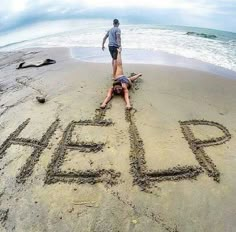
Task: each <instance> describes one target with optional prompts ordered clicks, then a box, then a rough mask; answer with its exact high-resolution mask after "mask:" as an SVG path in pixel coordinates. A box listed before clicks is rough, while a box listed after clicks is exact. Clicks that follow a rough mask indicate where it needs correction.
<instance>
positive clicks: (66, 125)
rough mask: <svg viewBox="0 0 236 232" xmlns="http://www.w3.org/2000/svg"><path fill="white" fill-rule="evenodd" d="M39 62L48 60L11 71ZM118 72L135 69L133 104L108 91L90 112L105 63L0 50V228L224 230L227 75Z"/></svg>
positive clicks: (230, 147) (155, 69)
mask: <svg viewBox="0 0 236 232" xmlns="http://www.w3.org/2000/svg"><path fill="white" fill-rule="evenodd" d="M46 58H50V59H54V60H56V61H57V63H56V64H52V65H48V66H43V67H40V68H27V69H22V70H16V67H17V65H18V64H19V63H20V62H22V61H27V62H35V61H40V60H44V59H46ZM124 70H125V73H126V74H127V75H128V74H129V73H131V72H142V73H143V76H142V78H141V79H139V80H138V81H137V82H136V84H135V85H134V87H133V89H131V91H130V98H131V104H132V105H133V108H134V109H133V110H131V111H126V110H125V103H124V100H123V99H122V98H121V97H119V96H117V97H114V98H113V99H112V101H111V102H110V103H109V104H108V106H107V108H106V109H105V110H101V109H99V105H100V103H101V102H102V101H103V99H104V97H105V96H106V92H107V89H108V88H109V87H110V85H111V83H112V81H111V65H110V64H96V63H85V62H80V61H77V60H74V59H72V58H71V57H70V53H69V51H68V50H67V49H65V48H53V49H42V48H34V49H29V50H24V51H18V52H12V53H4V54H0V178H1V185H0V231H63V232H64V231H83V232H84V231H155V232H156V231H186V232H188V231H197V232H199V231H214V232H216V231H227V232H231V231H234V228H236V223H235V220H234V219H235V214H236V200H235V197H234V196H235V194H236V187H235V186H236V185H235V183H236V182H235V164H236V158H235V157H236V153H235V151H236V147H235V144H236V140H235V136H236V119H235V118H236V107H235V106H236V101H235V99H236V81H235V80H232V79H228V78H223V77H221V76H217V75H213V74H208V73H205V72H201V71H195V70H191V69H184V68H177V67H167V66H160V65H146V64H145V65H144V64H143V65H142V64H136V65H135V64H124ZM37 96H43V97H45V99H46V102H45V103H44V104H40V103H39V102H38V101H37V100H36V97H37Z"/></svg>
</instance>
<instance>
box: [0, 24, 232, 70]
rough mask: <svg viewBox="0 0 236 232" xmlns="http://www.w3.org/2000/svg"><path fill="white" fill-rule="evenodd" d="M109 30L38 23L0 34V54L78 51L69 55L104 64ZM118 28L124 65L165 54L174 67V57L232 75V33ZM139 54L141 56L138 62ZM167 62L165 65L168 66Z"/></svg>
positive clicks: (98, 26)
mask: <svg viewBox="0 0 236 232" xmlns="http://www.w3.org/2000/svg"><path fill="white" fill-rule="evenodd" d="M110 27H111V22H110V21H107V20H96V21H94V20H67V21H52V22H43V23H38V24H36V25H31V26H29V27H27V28H19V29H18V30H17V31H13V32H9V33H7V34H0V51H12V50H16V49H23V48H29V47H58V46H62V47H71V48H75V47H80V48H87V50H86V52H85V50H80V52H79V53H77V54H76V51H78V50H73V51H72V54H73V55H74V56H75V57H76V58H79V59H81V60H86V61H93V62H107V61H108V60H107V59H108V58H107V57H105V56H104V53H103V52H102V51H101V50H99V49H100V48H101V44H102V39H103V37H104V35H105V33H106V31H107V30H108V29H109V28H110ZM120 28H121V31H122V47H123V51H125V50H126V51H127V52H126V54H125V53H124V55H125V57H124V58H125V59H126V60H127V61H128V62H131V63H153V64H155V63H160V59H158V56H159V55H160V54H164V53H166V54H170V55H173V56H175V62H176V63H178V59H176V57H182V58H184V60H183V59H182V60H181V62H183V63H184V62H185V61H186V58H188V59H189V60H196V61H199V62H206V63H209V64H212V65H214V66H218V67H222V68H224V69H226V70H229V71H230V70H231V71H234V72H236V33H232V32H226V31H218V30H213V29H205V28H195V27H183V26H163V25H154V24H123V25H122V24H121V25H120ZM106 45H107V44H106ZM92 48H94V49H92ZM81 51H82V52H81ZM95 51H96V52H95ZM78 54H81V55H78ZM132 54H133V55H132ZM139 54H142V57H141V58H140V55H139ZM137 57H139V58H137ZM167 60H168V59H166V61H165V62H168V61H167ZM172 63H173V61H172ZM187 63H188V62H187Z"/></svg>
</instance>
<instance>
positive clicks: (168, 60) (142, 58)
mask: <svg viewBox="0 0 236 232" xmlns="http://www.w3.org/2000/svg"><path fill="white" fill-rule="evenodd" d="M69 50H70V54H71V57H72V58H75V59H77V60H80V61H83V62H92V63H110V62H111V58H110V54H109V51H108V49H107V48H106V49H105V51H104V52H103V51H101V49H100V48H89V47H71V48H69ZM88 54H89V55H88ZM122 59H123V63H125V64H146V65H161V66H162V65H163V66H168V67H181V68H186V69H191V70H197V71H198V70H199V71H205V72H207V73H212V74H216V75H220V76H222V77H226V78H231V79H236V71H233V70H230V69H226V68H224V67H221V66H217V65H214V64H210V63H206V62H203V61H200V60H197V59H194V58H187V57H184V56H180V55H174V54H170V53H168V52H163V51H158V50H157V51H150V50H145V49H126V48H124V49H123V51H122Z"/></svg>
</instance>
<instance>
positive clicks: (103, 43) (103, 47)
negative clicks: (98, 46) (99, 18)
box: [102, 32, 109, 51]
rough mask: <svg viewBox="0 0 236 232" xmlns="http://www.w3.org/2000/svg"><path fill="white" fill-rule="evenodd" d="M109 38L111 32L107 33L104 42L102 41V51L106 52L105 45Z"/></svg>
mask: <svg viewBox="0 0 236 232" xmlns="http://www.w3.org/2000/svg"><path fill="white" fill-rule="evenodd" d="M108 36H109V32H107V33H106V35H105V36H104V38H103V41H102V50H103V51H104V49H105V46H104V45H105V43H106V40H107V38H108Z"/></svg>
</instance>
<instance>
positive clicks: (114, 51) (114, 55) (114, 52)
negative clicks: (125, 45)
mask: <svg viewBox="0 0 236 232" xmlns="http://www.w3.org/2000/svg"><path fill="white" fill-rule="evenodd" d="M109 51H110V54H111V57H112V59H114V60H116V59H117V54H118V51H117V47H114V46H109Z"/></svg>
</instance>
